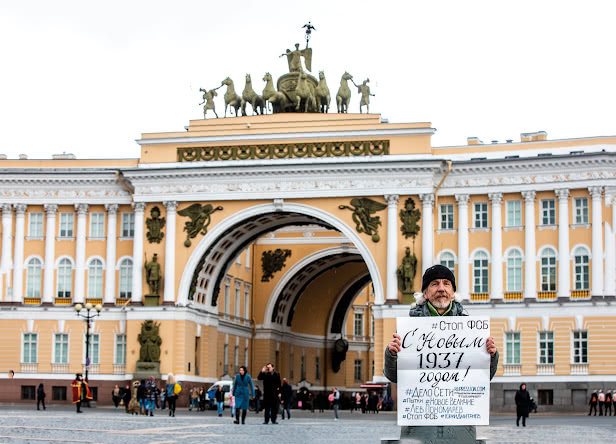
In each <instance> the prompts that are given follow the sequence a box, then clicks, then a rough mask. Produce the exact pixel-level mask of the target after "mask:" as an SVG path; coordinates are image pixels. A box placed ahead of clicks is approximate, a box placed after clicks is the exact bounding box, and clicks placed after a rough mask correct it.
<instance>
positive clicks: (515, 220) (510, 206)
mask: <svg viewBox="0 0 616 444" xmlns="http://www.w3.org/2000/svg"><path fill="white" fill-rule="evenodd" d="M507 226H508V227H520V226H522V201H521V200H508V201H507Z"/></svg>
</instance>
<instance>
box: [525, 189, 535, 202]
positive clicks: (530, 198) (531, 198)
mask: <svg viewBox="0 0 616 444" xmlns="http://www.w3.org/2000/svg"><path fill="white" fill-rule="evenodd" d="M536 196H537V193H535V192H534V191H522V197H523V198H524V200H525V201H526V203H533V202H535V197H536Z"/></svg>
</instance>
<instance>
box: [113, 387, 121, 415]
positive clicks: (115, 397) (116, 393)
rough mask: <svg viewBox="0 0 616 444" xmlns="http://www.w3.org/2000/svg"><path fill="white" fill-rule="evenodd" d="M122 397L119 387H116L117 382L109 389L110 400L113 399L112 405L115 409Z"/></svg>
mask: <svg viewBox="0 0 616 444" xmlns="http://www.w3.org/2000/svg"><path fill="white" fill-rule="evenodd" d="M121 399H122V396H121V393H120V387H118V384H116V385H115V386H114V387H113V390H111V400H112V401H113V405H114V406H115V409H116V410H117V409H118V406H119V405H120V400H121Z"/></svg>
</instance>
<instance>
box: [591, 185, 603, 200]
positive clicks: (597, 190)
mask: <svg viewBox="0 0 616 444" xmlns="http://www.w3.org/2000/svg"><path fill="white" fill-rule="evenodd" d="M588 192H589V193H590V195H591V196H592V198H593V199H600V198H601V193H603V187H588Z"/></svg>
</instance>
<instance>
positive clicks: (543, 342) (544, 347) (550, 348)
mask: <svg viewBox="0 0 616 444" xmlns="http://www.w3.org/2000/svg"><path fill="white" fill-rule="evenodd" d="M539 364H554V332H553V331H540V332H539Z"/></svg>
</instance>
